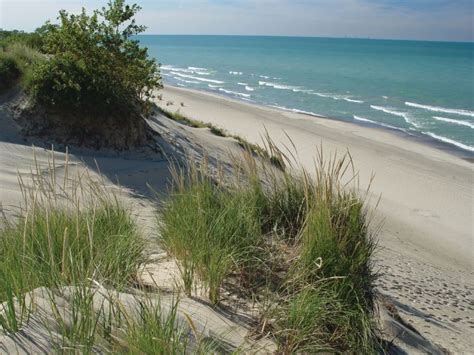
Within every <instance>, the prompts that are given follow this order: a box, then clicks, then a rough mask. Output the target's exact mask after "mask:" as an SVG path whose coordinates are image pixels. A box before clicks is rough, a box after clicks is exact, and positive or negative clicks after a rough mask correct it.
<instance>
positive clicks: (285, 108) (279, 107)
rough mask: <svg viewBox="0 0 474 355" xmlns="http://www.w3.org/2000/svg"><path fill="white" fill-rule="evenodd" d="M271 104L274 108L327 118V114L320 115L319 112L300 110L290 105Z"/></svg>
mask: <svg viewBox="0 0 474 355" xmlns="http://www.w3.org/2000/svg"><path fill="white" fill-rule="evenodd" d="M269 106H270V107H273V108H277V109H279V110H283V111H288V112H294V113H299V114H303V115H308V116H313V117H318V118H326V116H323V115H319V114H317V113H314V112H311V111H304V110H299V109H297V108H288V107H285V106H277V105H269Z"/></svg>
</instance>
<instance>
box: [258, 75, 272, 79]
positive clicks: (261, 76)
mask: <svg viewBox="0 0 474 355" xmlns="http://www.w3.org/2000/svg"><path fill="white" fill-rule="evenodd" d="M259 77H260V78H262V79H270V77H269V76H266V75H259Z"/></svg>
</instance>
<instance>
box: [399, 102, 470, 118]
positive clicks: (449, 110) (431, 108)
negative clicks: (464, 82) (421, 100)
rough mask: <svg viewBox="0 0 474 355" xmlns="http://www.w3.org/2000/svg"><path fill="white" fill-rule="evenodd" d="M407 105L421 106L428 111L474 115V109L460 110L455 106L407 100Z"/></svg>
mask: <svg viewBox="0 0 474 355" xmlns="http://www.w3.org/2000/svg"><path fill="white" fill-rule="evenodd" d="M405 105H407V106H410V107H416V108H421V109H424V110H428V111H434V112H444V113H452V114H454V115H461V116H470V117H474V111H468V110H458V109H454V108H444V107H437V106H429V105H422V104H417V103H416V102H405Z"/></svg>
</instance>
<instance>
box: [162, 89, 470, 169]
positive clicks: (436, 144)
mask: <svg viewBox="0 0 474 355" xmlns="http://www.w3.org/2000/svg"><path fill="white" fill-rule="evenodd" d="M164 87H165V88H166V87H170V88H175V89H178V90H189V91H191V92H197V93H204V94H208V95H212V96H215V97H217V98H223V99H226V100H230V101H234V102H236V103H240V104H244V105H250V106H255V107H259V108H270V109H274V110H278V111H283V112H290V113H294V114H298V115H302V116H306V117H312V118H316V119H325V120H332V121H337V122H344V123H347V124H352V125H356V126H360V127H366V128H371V129H376V130H381V131H384V132H390V133H392V134H394V135H397V136H399V137H402V138H405V139H409V140H413V141H415V142H418V143H420V144H424V145H428V146H430V147H433V148H436V149H438V150H441V151H443V152H448V153H449V154H452V155H454V156H456V157H458V158H461V159H463V160H465V161H467V162H470V163H473V164H474V152H469V151H467V150H466V149H463V148H461V147H458V146H456V145H454V144H450V143H447V142H444V141H441V140H438V139H435V138H433V137H431V136H429V135H427V134H422V133H419V132H417V131H414V130H413V132H412V133H410V132H407V131H405V130H403V129H399V128H396V127H390V126H389V125H383V124H378V123H372V122H364V121H363V120H357V119H352V120H349V119H344V118H337V117H329V116H324V115H320V114H317V113H313V112H305V111H303V110H299V109H290V108H285V107H280V106H276V105H269V104H264V103H259V102H256V101H254V100H244V99H239V98H238V97H234V96H232V95H230V94H226V93H218V92H216V91H215V90H211V89H205V88H204V89H192V88H188V87H184V86H175V85H170V84H166V85H164Z"/></svg>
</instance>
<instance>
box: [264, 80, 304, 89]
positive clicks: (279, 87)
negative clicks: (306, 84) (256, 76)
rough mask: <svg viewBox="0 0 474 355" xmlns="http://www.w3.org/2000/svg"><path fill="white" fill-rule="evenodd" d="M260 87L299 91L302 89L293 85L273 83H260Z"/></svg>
mask: <svg viewBox="0 0 474 355" xmlns="http://www.w3.org/2000/svg"><path fill="white" fill-rule="evenodd" d="M258 85H260V86H269V87H272V88H274V89H279V90H295V89H296V90H298V89H301V87H299V86H291V85H283V84H277V83H271V82H268V81H259V82H258Z"/></svg>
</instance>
